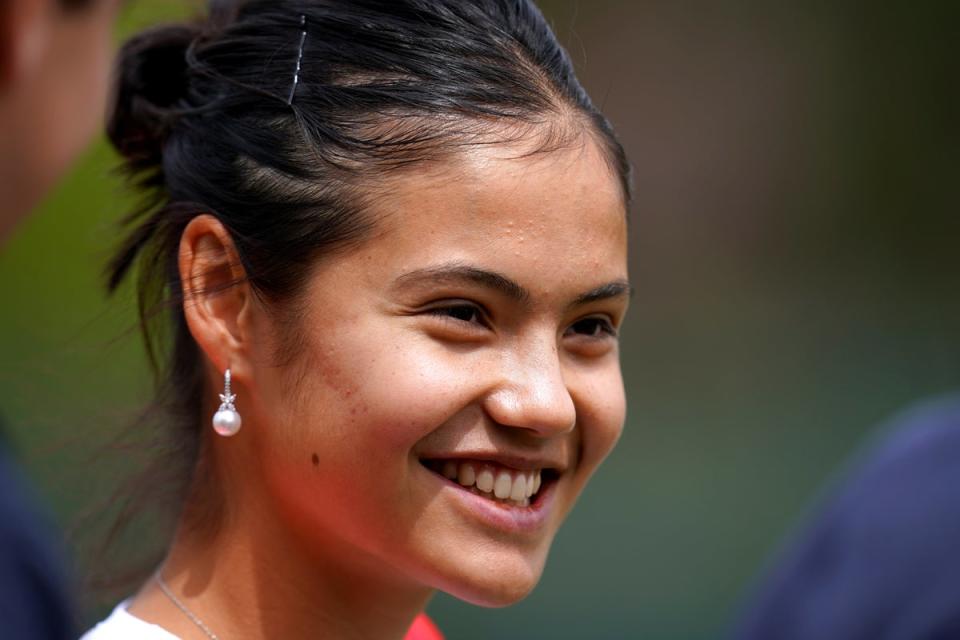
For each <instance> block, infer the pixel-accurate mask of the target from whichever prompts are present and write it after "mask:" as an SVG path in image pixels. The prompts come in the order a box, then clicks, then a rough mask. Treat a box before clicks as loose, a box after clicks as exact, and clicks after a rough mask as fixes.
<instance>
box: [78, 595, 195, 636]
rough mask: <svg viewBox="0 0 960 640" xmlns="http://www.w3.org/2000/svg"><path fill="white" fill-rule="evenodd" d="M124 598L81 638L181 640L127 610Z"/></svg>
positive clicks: (126, 602) (126, 601)
mask: <svg viewBox="0 0 960 640" xmlns="http://www.w3.org/2000/svg"><path fill="white" fill-rule="evenodd" d="M129 602H130V601H129V600H124V601H123V602H121V603H120V604H118V605H117V607H116V608H115V609H114V610H113V612H112V613H111V614H110V617H108V618H107V619H106V620H104V621H103V622H101V623H100V624H98V625H97V626H95V627H94V628H93V629H90V631H87V632H86V633H85V634H83V637H81V638H80V640H180V638H179V637H178V636H175V635H173V634H172V633H170V632H169V631H167V630H166V629H164V628H163V627H160V626H157V625H155V624H150V623H149V622H146V621H144V620H141V619H140V618H138V617H136V616H134V615H132V614H130V612H128V611H127V604H128V603H129Z"/></svg>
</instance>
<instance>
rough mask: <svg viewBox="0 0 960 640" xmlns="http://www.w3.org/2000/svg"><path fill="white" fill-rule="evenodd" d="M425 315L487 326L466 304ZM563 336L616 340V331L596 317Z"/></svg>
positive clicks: (482, 316) (476, 310)
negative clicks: (586, 328) (578, 329)
mask: <svg viewBox="0 0 960 640" xmlns="http://www.w3.org/2000/svg"><path fill="white" fill-rule="evenodd" d="M426 313H427V314H429V315H433V316H437V317H440V318H443V319H446V320H449V321H451V322H457V323H465V324H468V325H476V324H478V325H481V326H483V327H487V326H489V323H488V322H487V314H486V312H485V311H484V310H483V309H482V308H481V307H478V306H477V305H475V304H469V303H466V302H463V303H458V304H449V305H446V306H442V307H434V308H432V309H427V311H426ZM587 324H589V325H590V329H589V330H587V331H583V330H582V329H584V328H585V327H584V325H587ZM578 327H579V328H580V329H581V331H577V328H578ZM564 334H565V335H580V336H584V337H587V338H592V339H598V338H603V337H610V338H616V337H617V336H618V332H617V329H616V328H615V327H614V326H613V324H612V323H611V322H610V320H608V319H607V318H603V317H597V316H592V317H589V318H582V319H580V320H577V321H576V322H574V323H573V324H572V325H570V327H569V328H568V329H567V330H566V331H565V332H564Z"/></svg>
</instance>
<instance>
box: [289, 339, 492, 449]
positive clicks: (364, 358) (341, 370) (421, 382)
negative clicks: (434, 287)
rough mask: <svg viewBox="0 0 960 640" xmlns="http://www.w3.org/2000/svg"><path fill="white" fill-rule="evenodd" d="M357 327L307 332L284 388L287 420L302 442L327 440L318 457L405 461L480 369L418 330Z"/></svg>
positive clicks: (456, 405) (462, 401)
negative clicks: (360, 455)
mask: <svg viewBox="0 0 960 640" xmlns="http://www.w3.org/2000/svg"><path fill="white" fill-rule="evenodd" d="M354 327H355V330H352V331H349V332H336V333H335V334H329V333H328V334H323V333H321V332H316V333H314V334H313V335H311V336H308V340H307V345H306V347H305V349H304V352H305V353H306V354H308V355H306V356H305V358H304V361H303V362H302V363H300V364H299V365H298V366H297V367H295V369H299V371H296V372H295V373H294V374H293V375H292V376H287V377H288V378H289V379H288V380H287V381H286V382H284V383H283V385H282V387H283V388H281V389H279V391H280V393H281V394H283V395H284V396H286V397H287V398H288V399H287V400H286V401H285V402H286V403H287V404H288V405H289V407H290V410H289V411H285V412H284V414H285V415H284V418H283V422H284V423H286V424H285V425H284V426H283V427H282V428H284V429H285V430H289V431H290V432H291V433H292V434H293V437H295V438H296V440H298V441H300V442H301V443H303V444H302V445H301V447H307V446H309V443H316V445H317V447H322V450H321V451H318V452H317V453H318V455H319V456H320V458H321V463H323V462H327V463H330V464H334V463H336V462H338V459H339V458H341V457H343V456H345V455H346V453H345V450H349V451H350V452H351V453H352V455H353V456H356V455H357V452H358V451H363V457H364V459H365V460H367V461H368V462H376V464H378V465H380V466H381V467H382V466H384V465H386V466H387V467H389V468H395V467H396V466H398V465H405V464H407V463H408V462H409V461H410V456H409V452H410V450H411V449H412V447H413V446H414V445H415V444H416V443H417V442H419V441H420V440H421V439H423V438H424V437H425V436H427V435H428V434H430V433H432V432H433V431H435V430H436V429H437V428H438V427H440V426H441V425H443V424H444V422H446V421H447V420H448V419H449V418H450V417H451V416H453V415H454V414H456V413H457V412H459V411H460V410H462V409H463V408H464V407H465V406H467V405H468V404H469V403H470V402H471V401H472V399H473V398H474V396H475V391H474V386H475V385H476V380H477V379H478V378H479V376H476V375H473V373H472V372H471V369H470V367H464V366H463V362H462V361H461V359H462V356H459V355H457V354H451V353H450V352H449V351H448V350H445V349H443V348H442V347H438V346H437V345H436V344H435V343H432V342H431V341H427V340H425V339H422V338H420V337H418V336H416V335H404V334H403V333H402V332H401V333H400V334H398V333H397V332H396V331H387V329H390V327H380V328H378V327H377V326H376V324H372V325H369V326H365V327H361V326H357V325H354ZM309 455H310V454H309V453H308V454H307V457H309Z"/></svg>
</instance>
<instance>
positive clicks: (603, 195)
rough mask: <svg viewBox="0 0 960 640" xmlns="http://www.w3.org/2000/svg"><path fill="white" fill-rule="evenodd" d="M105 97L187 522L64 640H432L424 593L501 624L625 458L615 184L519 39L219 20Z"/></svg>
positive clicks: (544, 60) (546, 55)
mask: <svg viewBox="0 0 960 640" xmlns="http://www.w3.org/2000/svg"><path fill="white" fill-rule="evenodd" d="M116 95H117V103H116V105H115V108H114V110H113V117H112V121H111V123H110V124H109V133H110V136H111V139H112V140H113V142H114V144H115V145H116V147H117V148H118V149H119V150H120V152H121V153H122V154H124V155H125V156H126V157H127V159H128V167H129V169H130V172H131V177H132V179H133V181H134V183H135V184H138V185H142V186H144V187H145V188H146V191H145V193H146V195H147V196H149V198H150V200H149V202H148V204H147V206H145V207H144V208H142V209H141V210H139V211H138V212H137V213H136V215H135V216H134V217H133V218H132V219H131V224H132V225H133V227H132V230H131V232H130V235H129V236H128V238H127V241H126V243H125V244H124V245H123V246H122V247H121V249H120V251H119V253H118V254H117V256H116V258H115V260H114V262H113V264H112V277H111V286H112V287H117V286H118V285H119V284H120V283H121V282H123V281H124V280H125V279H126V278H127V277H128V276H129V275H130V274H131V272H135V273H136V275H137V282H138V284H139V295H140V301H141V304H140V307H141V309H143V310H144V311H145V314H144V316H143V323H144V329H145V331H147V338H148V343H149V344H152V345H153V348H154V352H155V354H156V355H157V360H158V361H159V362H160V363H161V366H160V370H159V372H158V373H159V385H158V390H159V391H158V395H157V398H156V403H155V405H154V409H153V411H152V413H150V414H148V417H150V416H152V418H153V420H151V421H150V423H149V424H148V423H146V422H140V423H138V424H137V428H138V430H140V431H144V430H148V429H155V430H157V432H158V433H163V434H165V436H166V437H167V438H168V441H169V443H168V445H167V447H166V451H167V452H169V455H167V456H166V457H164V458H162V459H161V460H160V463H159V465H158V467H157V469H156V471H157V474H156V475H150V476H149V479H148V482H147V483H146V487H147V488H148V489H151V490H162V491H166V490H170V489H176V490H177V493H178V495H179V501H180V505H181V510H180V515H179V522H178V526H177V529H176V532H175V533H174V535H173V539H172V540H171V541H170V542H169V547H168V550H167V553H166V557H165V559H164V560H163V561H162V563H161V564H160V565H159V566H158V567H157V568H156V570H155V571H154V572H153V574H152V575H150V576H149V577H146V579H145V581H144V583H143V584H142V586H141V588H140V590H139V591H138V592H137V593H136V594H135V595H134V596H133V597H132V598H130V599H128V600H125V601H124V602H122V603H120V604H119V605H118V606H117V607H116V608H115V609H114V611H113V613H112V614H111V615H110V617H109V618H108V619H107V620H105V621H104V622H102V623H100V624H99V625H97V626H96V627H95V628H94V629H93V630H91V631H90V632H89V633H88V634H87V635H86V636H85V638H86V639H87V640H108V639H111V638H130V637H137V638H142V639H148V638H156V639H157V640H160V639H169V638H172V637H175V638H176V637H178V638H185V639H189V638H197V639H199V638H214V637H227V638H286V639H291V640H295V639H296V638H317V637H330V638H343V637H351V638H353V637H356V638H400V637H403V636H404V634H408V635H407V637H416V638H436V637H439V631H437V630H436V629H435V628H434V627H433V626H432V623H430V622H429V620H428V619H427V618H425V617H424V615H423V613H422V612H423V610H424V608H425V606H426V604H427V602H428V600H429V599H430V597H431V595H432V594H433V592H434V591H435V590H438V589H439V590H443V591H445V592H447V593H449V594H452V595H454V596H456V597H458V598H461V599H463V600H466V601H469V602H472V603H475V604H478V605H482V606H489V607H499V606H505V605H509V604H511V603H514V602H517V601H518V600H520V599H521V598H523V597H525V596H526V595H527V594H528V593H529V592H530V590H531V589H533V587H534V586H535V584H536V583H537V581H538V580H539V579H540V576H541V573H542V571H543V568H544V563H545V561H546V557H547V553H548V551H549V548H550V546H551V543H552V540H553V538H554V535H555V534H556V532H557V529H558V528H559V526H560V525H561V523H562V521H563V520H564V518H565V516H566V515H567V513H568V512H569V511H570V509H571V508H572V507H573V504H574V502H575V501H576V499H577V497H578V495H579V494H580V492H581V490H582V489H583V488H584V486H585V484H586V482H587V481H588V479H589V477H590V476H591V474H592V473H593V471H594V470H595V469H596V468H597V466H598V465H599V464H600V463H601V461H602V460H603V459H604V457H605V456H606V455H607V454H608V453H609V452H610V450H611V449H612V447H613V446H614V444H615V442H616V440H617V439H618V437H619V435H620V432H621V429H622V427H623V421H624V413H625V398H624V390H623V383H622V379H621V373H620V364H619V357H618V353H619V348H618V339H617V333H618V329H619V327H620V325H621V323H622V321H623V318H624V314H625V312H626V307H627V302H628V298H629V289H630V287H629V284H628V282H627V241H626V238H627V235H626V233H627V227H626V215H627V205H628V202H629V199H630V188H629V178H628V173H629V166H628V163H627V159H626V157H625V154H624V151H623V148H622V147H621V145H620V143H619V142H618V140H617V138H616V137H615V135H614V133H613V131H612V129H611V127H610V125H609V123H608V122H607V120H606V119H605V118H604V117H603V116H602V115H601V113H600V112H599V111H598V110H597V109H596V107H595V106H594V105H593V104H592V103H591V101H590V99H589V97H588V96H587V95H586V93H585V92H584V90H583V88H582V87H581V86H580V84H579V83H578V81H577V79H576V77H575V75H574V73H573V69H572V65H571V63H570V60H569V58H568V57H567V55H566V53H565V52H564V51H563V49H562V48H561V47H560V45H559V44H558V43H557V41H556V39H555V37H554V35H553V33H552V32H551V30H550V28H549V27H548V25H547V23H546V21H545V20H544V18H543V16H542V15H541V14H540V12H539V11H538V10H537V8H536V7H535V6H534V5H533V4H532V3H531V2H529V1H527V0H476V1H473V2H463V1H462V0H391V1H390V2H375V1H357V0H354V1H346V0H339V1H338V0H327V1H325V2H311V1H309V0H269V1H267V0H253V1H247V2H217V3H213V5H212V7H211V13H210V15H209V16H208V17H207V18H205V19H201V20H199V21H197V22H192V23H186V24H174V25H167V26H163V27H159V28H155V29H152V30H150V31H147V32H145V33H143V34H140V35H139V36H137V37H135V38H134V39H133V40H131V41H130V42H129V43H127V44H126V45H125V47H124V48H123V51H122V54H121V63H120V73H119V87H118V89H117V92H116ZM151 310H159V315H156V314H151ZM157 329H160V330H161V333H159V334H158V333H155V331H156V330H157ZM164 330H165V331H164ZM164 336H172V341H168V340H167V339H166V338H164ZM133 500H134V503H136V504H149V503H153V502H155V501H154V500H153V499H152V498H151V497H149V495H147V496H139V497H135V498H134V499H133ZM411 624H413V628H412V629H411Z"/></svg>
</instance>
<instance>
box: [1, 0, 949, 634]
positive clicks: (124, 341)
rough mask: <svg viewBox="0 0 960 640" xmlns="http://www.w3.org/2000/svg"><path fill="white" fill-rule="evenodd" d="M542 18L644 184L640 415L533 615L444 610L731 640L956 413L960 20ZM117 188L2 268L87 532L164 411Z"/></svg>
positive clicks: (936, 7) (28, 400)
mask: <svg viewBox="0 0 960 640" xmlns="http://www.w3.org/2000/svg"><path fill="white" fill-rule="evenodd" d="M541 6H542V8H543V9H544V12H545V13H547V15H548V16H549V17H550V18H551V20H552V21H553V23H554V25H555V28H556V30H557V33H558V35H559V36H560V38H561V40H563V41H564V43H565V44H566V45H567V46H568V48H569V50H570V52H571V55H572V56H573V58H574V60H575V61H576V64H577V66H578V69H579V72H580V75H581V79H582V80H583V82H584V83H585V85H586V86H587V88H588V89H589V90H590V92H591V95H592V96H593V97H594V99H595V101H596V102H597V103H598V104H599V105H601V107H602V108H603V109H604V111H605V112H606V113H607V114H608V115H609V116H610V118H611V119H612V120H613V122H614V124H615V126H616V127H617V129H618V131H619V132H620V134H621V136H622V138H623V140H624V141H625V143H626V146H627V149H628V151H629V153H630V155H631V156H632V159H633V161H634V163H635V165H636V175H635V179H636V185H637V202H636V206H635V208H634V212H633V231H632V233H633V237H632V242H633V245H632V249H631V251H632V270H633V275H632V277H633V279H634V282H635V285H636V289H637V295H636V298H635V300H634V303H633V307H632V310H631V317H630V318H629V323H628V326H627V328H626V331H625V336H624V342H623V364H624V370H625V378H626V384H627V388H628V393H629V398H630V415H629V419H628V424H627V428H626V431H625V434H624V437H623V439H622V441H621V444H620V445H619V448H618V449H617V450H616V451H615V452H614V454H613V455H612V456H611V458H610V460H609V462H608V463H607V464H606V466H605V467H604V468H602V469H601V470H600V472H599V473H598V474H597V476H596V478H595V480H594V481H593V483H592V485H591V486H590V487H589V488H588V490H587V492H586V494H585V496H584V497H583V499H582V501H581V503H580V505H579V506H578V508H577V510H576V511H575V512H574V514H573V515H572V517H571V519H570V521H569V523H568V524H567V525H566V528H565V529H564V530H563V531H562V532H561V534H560V536H559V538H558V540H557V542H556V545H555V547H554V551H553V555H552V558H551V562H550V563H549V565H548V568H547V571H546V574H545V576H544V579H543V582H542V583H541V585H540V587H538V589H537V590H536V591H535V592H534V594H533V595H532V596H531V597H530V598H529V599H527V600H526V601H525V602H523V603H521V604H520V605H517V606H515V607H512V608H509V609H504V610H496V611H489V610H482V609H478V608H474V607H471V606H468V605H464V604H461V603H458V602H456V601H454V600H452V599H450V598H447V597H444V596H440V597H438V598H437V599H436V600H435V601H434V603H433V604H432V605H431V611H432V613H433V615H434V616H435V617H436V618H437V620H438V621H439V623H440V626H441V627H442V628H443V629H444V630H445V631H446V632H447V634H448V636H449V637H450V638H457V639H461V638H463V639H467V638H494V637H497V638H521V637H523V638H547V637H549V638H585V637H589V638H626V637H636V638H655V639H661V638H662V639H699V638H713V637H717V635H719V634H720V633H721V632H722V631H723V630H724V629H725V628H727V626H728V625H729V623H730V620H731V616H732V615H733V614H734V612H735V610H736V605H737V603H738V601H740V599H741V598H742V596H743V594H744V592H745V590H748V589H749V588H750V585H751V584H752V581H753V580H755V579H756V576H757V575H758V572H760V571H761V569H762V567H763V564H764V562H765V560H766V558H768V557H769V554H770V553H771V552H772V551H773V550H775V549H776V547H777V545H778V542H779V541H780V540H781V539H782V536H783V535H784V534H785V533H786V532H788V531H789V530H790V529H791V527H792V526H793V525H795V524H796V523H797V522H798V521H800V519H801V518H802V517H803V514H804V512H805V510H806V509H808V508H809V507H810V506H811V504H812V501H813V500H814V499H815V497H816V495H817V493H818V492H819V491H821V490H823V488H824V487H825V486H827V484H828V483H829V481H830V479H831V478H833V477H836V474H837V472H838V471H839V470H840V469H842V464H843V461H844V460H845V459H846V458H847V456H848V455H849V454H850V453H851V452H852V451H854V450H855V449H856V448H857V447H859V446H861V445H862V444H863V443H864V441H865V439H867V438H869V437H870V436H871V434H873V433H874V430H875V427H876V426H877V425H878V424H879V423H880V422H881V421H883V420H884V419H886V418H888V417H889V416H891V415H892V414H894V413H895V412H897V411H898V410H900V409H902V408H904V407H905V406H907V405H908V404H909V403H911V402H914V401H917V400H919V399H922V398H924V397H927V396H931V395H935V394H940V393H946V392H950V391H953V390H954V389H955V388H958V387H960V295H958V292H960V252H958V250H957V249H958V244H960V242H958V241H960V222H958V216H957V204H958V197H957V185H958V183H960V181H958V175H957V174H958V167H960V163H958V160H960V158H958V154H960V139H958V137H960V136H958V126H957V125H958V122H957V114H958V113H960V109H958V107H960V105H958V98H957V95H958V93H957V91H956V86H955V85H956V82H957V78H960V73H958V71H960V70H958V69H957V66H958V56H957V55H956V45H955V40H956V38H955V35H956V34H955V26H956V24H957V22H958V18H960V15H958V14H960V10H958V7H960V5H957V3H947V2H943V3H929V2H928V3H925V2H919V3H912V4H910V5H909V6H907V5H898V4H896V3H894V4H891V5H884V6H883V7H881V6H879V5H876V4H874V5H872V6H870V7H869V10H865V9H864V8H863V5H859V4H858V3H792V6H791V5H788V4H787V3H766V2H764V3H761V2H739V1H736V2H706V1H702V2H691V3H676V2H671V1H669V0H650V1H643V2H626V1H624V2H612V1H604V0H591V1H590V2H577V1H574V0H554V1H545V2H542V3H541ZM186 11H187V8H186V5H185V4H184V3H180V2H172V1H170V2H163V1H157V0H153V1H149V0H142V1H141V2H138V3H134V4H131V6H130V7H129V8H128V9H127V10H126V13H125V15H124V17H123V19H122V22H121V25H120V29H119V32H120V34H129V33H131V32H133V31H135V30H137V29H140V28H142V27H144V26H145V25H148V24H150V23H153V22H155V21H157V20H161V19H171V18H174V17H177V16H180V15H184V14H185V12H186ZM119 37H121V36H120V35H118V38H119ZM115 164H116V158H115V156H114V155H113V154H112V153H111V152H110V151H109V150H108V149H107V147H106V146H105V144H104V143H103V142H102V141H98V142H97V143H96V144H95V145H94V146H93V147H92V149H91V150H90V152H89V153H88V154H87V155H86V156H85V157H84V158H83V160H82V162H81V163H80V164H79V165H78V166H77V168H76V170H75V171H74V172H73V173H72V175H71V176H70V177H69V178H68V179H67V180H66V181H65V182H64V183H63V184H62V186H61V188H60V189H59V190H58V191H57V192H56V193H55V194H54V195H53V196H52V197H51V198H49V200H48V201H47V202H46V203H45V205H44V206H43V207H42V209H41V210H40V211H39V212H38V214H37V215H36V216H34V217H33V218H32V219H31V220H29V221H28V222H27V223H26V224H24V225H22V226H21V228H20V229H19V232H18V233H17V235H16V236H15V237H14V238H13V240H12V241H11V242H10V243H9V244H8V245H7V246H6V247H5V249H4V250H3V252H2V253H0V289H2V290H3V291H4V298H3V303H2V305H3V306H2V309H3V312H2V314H0V354H2V362H3V365H2V368H0V407H2V409H3V413H4V416H5V420H6V422H7V423H8V428H9V430H10V431H11V434H10V435H11V438H12V439H13V441H14V443H15V444H16V446H17V448H18V449H19V453H20V455H21V458H22V459H23V460H24V461H25V464H26V466H27V468H28V471H29V472H30V474H31V475H32V477H33V478H34V479H35V481H36V483H37V485H38V487H39V488H40V492H41V494H42V496H43V498H44V499H46V500H47V502H48V503H49V504H50V505H51V508H52V510H53V511H54V514H55V516H56V517H57V519H58V521H59V522H60V523H61V524H62V525H64V526H65V527H66V526H68V525H70V524H71V523H73V522H76V519H77V517H78V516H79V515H80V514H81V513H82V512H83V511H84V510H85V509H87V508H89V507H90V506H91V505H92V504H93V503H94V502H96V501H97V500H98V499H103V498H104V497H105V496H106V495H107V494H108V493H109V491H110V490H112V489H113V488H114V487H115V486H116V485H117V484H118V483H120V482H122V481H123V480H122V479H123V477H124V476H123V474H124V473H125V472H127V471H129V470H130V469H131V468H132V467H136V466H137V465H138V464H139V463H138V462H136V461H135V460H134V459H133V458H131V457H130V454H129V452H126V451H123V450H113V451H108V452H104V450H103V448H104V446H105V444H106V443H107V440H108V438H109V437H110V435H111V434H114V433H116V432H117V431H118V430H119V429H121V428H122V427H123V426H124V425H126V424H127V423H128V422H129V419H130V417H131V416H132V415H134V413H135V410H136V408H137V407H138V406H140V405H141V404H142V403H143V402H144V401H145V399H146V398H147V395H148V392H149V387H150V383H149V378H148V376H147V373H146V369H145V365H144V359H143V356H142V352H141V347H140V343H139V340H138V338H137V335H136V333H135V331H132V327H133V323H134V304H133V301H132V297H131V295H130V291H124V292H122V293H121V295H120V296H118V297H117V298H115V299H114V300H112V301H109V302H107V301H105V300H104V297H103V295H102V287H101V283H102V280H101V277H100V271H101V268H102V265H103V263H104V261H105V259H106V256H107V255H109V251H110V248H111V247H112V246H113V245H114V243H115V242H116V240H117V237H118V236H117V233H116V230H115V226H114V225H115V222H116V221H117V219H118V218H119V217H120V216H121V215H122V213H123V212H124V211H126V210H127V209H128V208H129V207H130V205H131V202H132V200H131V196H130V194H129V193H126V192H125V191H124V190H123V189H122V188H121V186H120V181H119V180H118V179H117V178H116V177H115V176H114V175H113V174H112V169H113V167H114V166H115ZM142 535H143V536H145V537H144V540H145V541H148V540H149V538H150V536H151V531H150V529H149V527H146V528H144V529H143V530H142ZM81 549H82V548H81ZM78 557H79V558H80V559H81V560H82V558H83V557H85V552H83V551H82V550H81V551H78ZM78 562H79V561H78ZM80 564H81V565H82V562H80ZM101 611H102V610H95V609H93V608H91V610H90V611H88V612H87V614H88V616H94V615H97V614H98V613H99V612H101Z"/></svg>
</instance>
